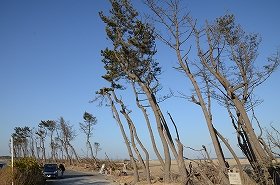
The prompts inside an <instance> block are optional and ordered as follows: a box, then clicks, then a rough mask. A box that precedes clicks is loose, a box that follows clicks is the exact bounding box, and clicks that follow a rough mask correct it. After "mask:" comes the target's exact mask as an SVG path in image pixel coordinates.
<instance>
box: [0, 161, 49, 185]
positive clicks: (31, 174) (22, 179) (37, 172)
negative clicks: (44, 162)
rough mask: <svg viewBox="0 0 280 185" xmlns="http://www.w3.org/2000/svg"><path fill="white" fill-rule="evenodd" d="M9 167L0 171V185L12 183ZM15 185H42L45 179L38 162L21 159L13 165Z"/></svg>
mask: <svg viewBox="0 0 280 185" xmlns="http://www.w3.org/2000/svg"><path fill="white" fill-rule="evenodd" d="M11 171H12V170H11V167H6V168H4V169H2V170H0V184H1V185H2V184H3V185H6V184H7V185H8V184H9V185H10V184H11V181H12V172H11ZM14 184H15V185H43V184H45V178H44V176H43V173H42V169H41V167H40V165H39V164H38V162H37V161H36V160H35V159H33V158H21V159H18V160H16V161H15V163H14Z"/></svg>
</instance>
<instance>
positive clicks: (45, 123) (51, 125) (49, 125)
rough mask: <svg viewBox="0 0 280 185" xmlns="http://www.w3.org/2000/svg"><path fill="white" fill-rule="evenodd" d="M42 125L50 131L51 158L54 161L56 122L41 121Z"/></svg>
mask: <svg viewBox="0 0 280 185" xmlns="http://www.w3.org/2000/svg"><path fill="white" fill-rule="evenodd" d="M40 125H41V126H42V127H44V128H45V129H47V130H48V131H49V135H50V140H51V142H50V147H51V158H52V160H55V146H54V145H55V143H54V138H53V133H54V131H55V128H56V122H55V121H54V120H46V121H43V120H41V123H40Z"/></svg>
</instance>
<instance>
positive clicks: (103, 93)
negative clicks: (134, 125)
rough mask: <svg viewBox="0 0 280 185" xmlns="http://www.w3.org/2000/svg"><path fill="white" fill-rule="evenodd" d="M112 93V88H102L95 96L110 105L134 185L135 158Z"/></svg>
mask: <svg viewBox="0 0 280 185" xmlns="http://www.w3.org/2000/svg"><path fill="white" fill-rule="evenodd" d="M112 91H113V89H112V88H103V89H100V90H99V91H98V92H97V94H99V95H100V96H101V97H105V98H107V99H108V101H109V104H110V107H111V109H112V113H113V118H114V119H115V120H116V121H117V123H118V125H119V128H120V131H121V134H122V137H123V139H124V142H125V145H126V148H127V151H128V155H129V158H130V162H131V163H132V166H133V172H134V173H133V176H134V179H133V184H136V183H137V182H139V173H138V168H137V164H136V161H135V158H134V155H133V152H132V149H131V146H130V141H129V139H128V137H127V134H126V133H125V130H124V126H123V123H122V121H121V119H120V116H119V113H118V110H117V108H116V106H115V103H114V101H113V97H112Z"/></svg>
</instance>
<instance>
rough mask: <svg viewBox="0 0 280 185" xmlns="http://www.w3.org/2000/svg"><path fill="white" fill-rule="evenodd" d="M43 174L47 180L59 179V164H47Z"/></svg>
mask: <svg viewBox="0 0 280 185" xmlns="http://www.w3.org/2000/svg"><path fill="white" fill-rule="evenodd" d="M43 173H44V175H45V177H47V178H57V177H58V166H57V164H45V165H44V170H43Z"/></svg>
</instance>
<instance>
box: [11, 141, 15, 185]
mask: <svg viewBox="0 0 280 185" xmlns="http://www.w3.org/2000/svg"><path fill="white" fill-rule="evenodd" d="M11 155H12V156H11V160H12V185H14V139H13V136H12V137H11Z"/></svg>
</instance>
